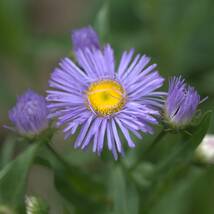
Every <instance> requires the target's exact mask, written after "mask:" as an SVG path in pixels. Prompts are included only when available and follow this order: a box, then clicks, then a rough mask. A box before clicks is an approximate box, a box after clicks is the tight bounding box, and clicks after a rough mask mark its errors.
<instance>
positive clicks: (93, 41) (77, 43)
mask: <svg viewBox="0 0 214 214" xmlns="http://www.w3.org/2000/svg"><path fill="white" fill-rule="evenodd" d="M72 43H73V49H74V50H75V51H77V50H78V49H85V48H89V49H100V42H99V37H98V35H97V33H96V31H95V30H94V29H93V28H92V27H90V26H89V27H84V28H80V29H77V30H74V31H73V32H72Z"/></svg>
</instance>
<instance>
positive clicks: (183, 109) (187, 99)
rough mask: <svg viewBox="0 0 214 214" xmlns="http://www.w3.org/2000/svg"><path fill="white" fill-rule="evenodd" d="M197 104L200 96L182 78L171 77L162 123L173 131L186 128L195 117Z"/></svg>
mask: <svg viewBox="0 0 214 214" xmlns="http://www.w3.org/2000/svg"><path fill="white" fill-rule="evenodd" d="M199 103H200V96H199V94H198V92H197V91H196V90H195V89H194V88H193V87H191V86H189V85H187V84H186V83H185V80H184V79H183V78H182V77H172V78H171V79H170V81H169V90H168V96H167V98H166V102H165V107H164V112H163V115H164V122H165V123H166V124H167V125H168V126H170V127H172V128H175V129H182V128H184V127H186V126H187V125H189V124H190V123H191V121H192V119H193V117H194V116H195V114H196V110H197V108H198V105H199Z"/></svg>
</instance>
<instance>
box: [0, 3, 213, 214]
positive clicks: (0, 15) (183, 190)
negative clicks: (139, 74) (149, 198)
mask: <svg viewBox="0 0 214 214" xmlns="http://www.w3.org/2000/svg"><path fill="white" fill-rule="evenodd" d="M213 8H214V1H213V0H159V1H158V0H132V1H131V0H130V1H128V0H112V1H98V0H78V1H77V0H61V1H57V0H54V1H53V0H37V1H36V0H1V1H0V125H1V126H2V125H4V124H10V122H9V120H8V115H7V112H8V109H10V108H11V107H12V106H13V105H14V104H15V101H16V97H17V96H18V95H20V94H22V93H23V92H24V91H25V90H26V89H28V88H31V89H33V90H36V91H38V92H39V93H40V94H43V95H45V90H46V89H47V88H48V86H47V82H48V78H49V76H50V73H51V71H52V70H53V68H54V67H56V66H57V63H58V61H59V60H60V59H61V58H62V57H64V56H67V55H68V56H71V54H72V52H71V50H72V45H71V36H70V32H71V30H73V29H75V28H78V27H83V26H87V25H92V26H93V27H95V29H96V30H97V31H98V32H99V35H100V38H101V41H102V44H104V43H107V42H108V43H111V44H112V46H113V48H114V50H115V55H116V57H117V59H119V56H120V55H121V53H122V51H123V50H127V49H130V48H132V47H134V48H135V49H136V51H137V52H140V53H142V54H147V55H149V56H151V57H152V63H157V64H158V70H159V71H160V74H161V75H162V76H164V77H165V78H166V81H165V85H164V87H163V89H167V83H168V79H169V78H170V77H171V76H172V75H180V74H181V75H183V76H184V77H185V78H186V79H187V82H188V83H190V84H191V85H192V86H194V87H195V88H197V90H198V92H199V94H200V95H201V97H202V98H204V97H206V96H208V100H207V101H206V102H204V103H202V104H201V105H200V109H201V110H202V111H204V112H205V111H206V110H208V109H213V105H214V24H213V21H214V13H213ZM159 130H160V128H159V127H157V128H156V131H157V133H158V132H159ZM213 132H214V120H213V117H212V118H211V123H210V128H209V133H213ZM9 135H10V132H9V131H8V130H5V129H3V128H0V141H1V152H2V155H1V159H2V160H1V166H3V165H4V164H6V163H7V162H8V161H9V160H10V159H11V158H13V157H14V156H15V155H16V154H18V153H19V152H20V151H21V150H22V147H25V145H22V144H21V143H20V145H18V144H17V142H15V143H14V141H15V140H14V137H8V136H9ZM177 138H178V137H177V135H173V134H172V135H169V136H168V137H166V138H165V140H164V145H166V146H165V147H167V148H168V147H173V146H174V142H175V141H176V140H177ZM151 139H152V137H151V136H146V137H145V138H144V142H143V143H138V145H137V147H136V148H135V151H134V152H130V154H129V155H128V157H126V158H125V159H124V160H125V162H127V163H128V164H129V163H130V162H131V161H132V159H133V157H132V156H135V154H140V153H141V151H142V150H143V144H147V143H149V142H150V141H151ZM71 142H72V139H69V140H68V141H66V142H65V141H64V140H63V136H62V134H61V133H60V132H59V133H57V134H56V136H55V138H54V144H53V146H54V147H55V149H56V150H57V151H58V152H59V153H61V154H62V155H63V156H64V157H65V158H66V159H67V160H68V161H70V162H71V163H72V164H73V165H74V166H75V167H76V166H77V167H78V169H81V170H82V171H84V172H87V173H89V175H90V176H91V177H95V179H97V180H99V181H103V180H106V176H107V175H109V174H111V173H112V176H110V177H111V178H112V180H111V179H110V180H107V181H106V182H107V183H108V185H107V186H108V190H107V192H110V193H109V194H110V195H113V196H112V198H113V201H114V200H115V201H116V202H115V203H116V204H117V205H116V206H115V205H113V207H114V208H113V211H112V201H111V200H110V201H108V200H107V199H105V200H107V202H106V204H107V205H106V206H105V207H104V208H102V207H101V208H100V206H101V204H102V203H101V204H99V203H98V202H97V203H96V205H95V207H96V209H97V210H99V211H98V213H142V212H143V211H142V209H141V208H140V205H139V204H140V203H141V200H144V198H143V197H145V195H144V196H142V195H141V194H139V193H138V194H137V193H136V187H133V186H132V182H131V181H124V177H126V175H124V174H123V172H122V171H121V168H118V167H119V166H120V165H122V164H120V163H119V162H114V161H113V160H112V159H113V158H112V156H111V154H109V153H108V152H104V154H103V155H102V157H101V158H99V157H96V156H95V155H94V154H92V152H91V151H88V152H82V151H75V150H74V149H73V148H72V143H71ZM6 144H10V145H11V148H8V146H5V145H6ZM5 147H7V148H6V149H5ZM7 152H8V154H7ZM168 152H169V151H168V150H167V149H165V148H158V150H157V154H159V156H160V157H162V156H164V157H165V156H167V155H169V153H168ZM4 154H6V155H5V157H6V158H4ZM152 160H153V162H152V164H153V163H156V162H158V159H157V160H156V159H155V158H154V157H153V158H152ZM152 164H151V163H150V162H149V163H148V164H144V165H143V166H142V169H139V170H138V172H137V175H136V177H137V179H139V180H140V182H142V183H143V184H142V185H147V182H148V181H149V177H148V178H147V179H145V174H147V173H148V176H151V175H150V173H151V171H152V169H151V168H152ZM171 167H172V168H173V165H172V166H171ZM112 168H114V170H112ZM141 170H142V174H144V178H141V177H140V176H141V175H138V174H140V172H141ZM213 171H214V170H213V168H212V166H206V167H204V166H198V165H197V166H194V167H191V169H187V170H185V173H181V174H180V177H177V179H173V180H169V182H166V183H168V185H167V187H166V186H165V187H164V188H165V189H164V191H162V190H160V192H161V193H160V197H159V199H158V201H157V202H155V203H154V204H155V205H154V206H152V207H150V208H149V210H147V212H149V213H164V214H168V213H169V214H190V213H194V214H195V213H196V214H212V213H214V204H213V198H214V172H213ZM62 173H65V172H64V171H63V172H62ZM163 173H164V172H163ZM64 176H68V177H69V176H70V175H66V173H65V174H64ZM71 176H72V175H71ZM63 185H64V186H65V187H64V188H63ZM58 186H59V187H60V189H61V191H62V192H63V191H66V187H67V184H65V183H64V182H63V181H62V180H60V179H59V181H58ZM80 186H81V185H80ZM116 187H118V188H116ZM94 188H95V189H96V188H97V189H99V187H98V186H94ZM27 189H28V190H27V191H28V194H29V195H36V196H40V197H42V198H43V199H44V200H45V201H47V203H48V204H49V206H50V210H51V211H50V212H51V213H63V212H65V211H64V210H66V209H67V210H70V211H67V212H68V213H76V211H75V208H73V207H72V208H70V204H73V205H72V206H74V207H75V206H76V205H77V206H81V205H82V204H84V203H85V206H87V205H86V204H87V202H84V201H82V198H81V197H76V196H74V200H73V198H72V199H71V201H69V200H67V199H64V198H63V197H61V195H60V194H59V193H57V191H56V188H55V187H54V184H53V173H52V172H51V170H49V169H48V168H45V167H41V166H40V165H39V164H35V165H34V166H33V168H32V170H31V172H30V176H29V179H28V188H27ZM80 189H81V187H80ZM162 192H163V194H162ZM65 195H66V194H65ZM65 198H66V197H65ZM67 198H71V197H70V196H68V197H67ZM103 200H104V199H103ZM68 204H69V205H68ZM113 204H114V203H113ZM65 207H66V208H65ZM67 207H69V208H67ZM89 209H90V208H89ZM91 209H92V208H91ZM83 213H84V212H83ZM89 213H92V212H89ZM94 213H97V212H95V211H94Z"/></svg>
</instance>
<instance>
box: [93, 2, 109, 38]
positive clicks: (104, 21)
mask: <svg viewBox="0 0 214 214" xmlns="http://www.w3.org/2000/svg"><path fill="white" fill-rule="evenodd" d="M94 26H95V29H96V30H97V32H98V35H99V37H100V38H101V40H103V41H104V40H105V39H106V37H107V35H108V32H109V2H108V1H105V2H104V4H103V5H102V7H101V8H100V10H99V12H98V14H97V15H96V18H95V21H94Z"/></svg>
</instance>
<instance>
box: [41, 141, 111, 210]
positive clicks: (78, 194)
mask: <svg viewBox="0 0 214 214" xmlns="http://www.w3.org/2000/svg"><path fill="white" fill-rule="evenodd" d="M40 159H41V160H42V159H43V160H45V161H43V163H44V164H46V165H47V164H49V166H50V167H51V169H52V170H53V172H54V181H55V187H56V189H57V191H58V192H59V193H60V194H61V196H62V197H63V198H64V199H66V200H67V201H68V202H69V203H71V204H72V205H73V206H74V208H75V213H86V212H87V211H88V210H90V211H91V212H92V211H93V213H95V209H96V210H99V208H101V205H103V204H106V203H107V200H106V198H105V196H104V195H103V192H105V189H104V186H103V184H100V182H98V181H96V180H95V179H93V176H91V175H89V174H87V173H85V172H82V171H81V170H80V169H79V167H76V166H74V165H72V164H71V163H69V162H67V161H66V160H65V159H64V158H63V157H61V156H60V155H59V154H57V153H56V152H55V151H54V150H53V149H52V148H51V147H50V146H49V145H48V146H47V147H46V148H44V151H43V154H41V153H40ZM41 160H40V163H42V161H41ZM83 204H84V206H83Z"/></svg>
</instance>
